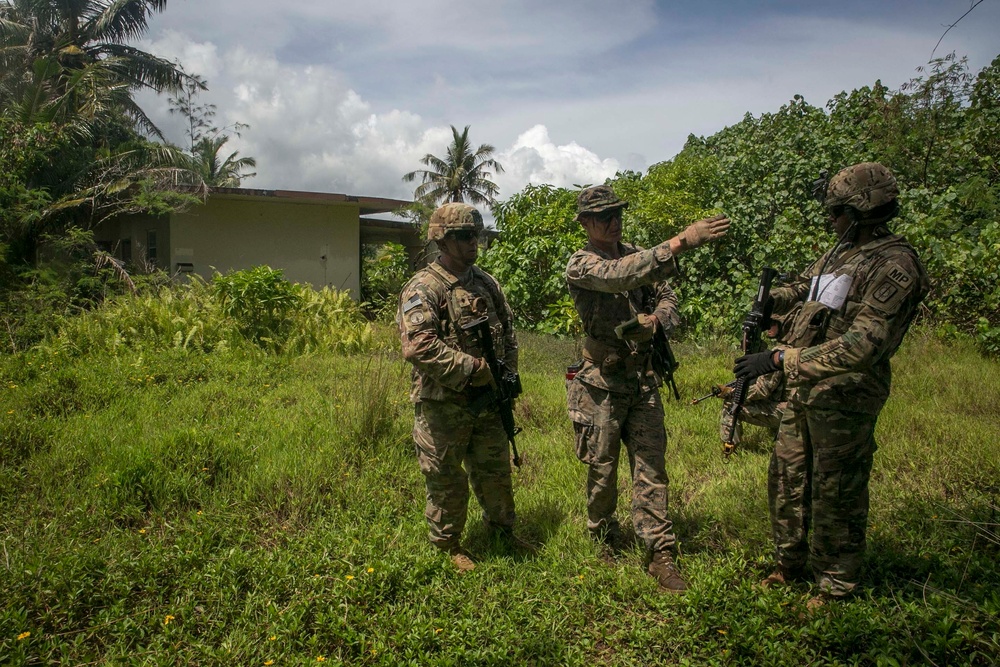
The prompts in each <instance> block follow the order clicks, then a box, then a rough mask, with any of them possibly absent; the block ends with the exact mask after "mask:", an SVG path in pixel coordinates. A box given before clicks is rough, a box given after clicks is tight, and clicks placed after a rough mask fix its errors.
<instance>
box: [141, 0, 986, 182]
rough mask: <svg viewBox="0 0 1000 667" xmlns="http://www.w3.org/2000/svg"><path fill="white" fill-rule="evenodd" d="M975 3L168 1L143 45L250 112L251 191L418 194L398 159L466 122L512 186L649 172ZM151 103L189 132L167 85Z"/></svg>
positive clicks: (906, 57) (975, 57)
mask: <svg viewBox="0 0 1000 667" xmlns="http://www.w3.org/2000/svg"><path fill="white" fill-rule="evenodd" d="M972 2H973V0H912V1H909V2H903V1H899V0H875V1H872V0H868V1H867V2H858V1H855V0H842V1H841V2H838V3H818V2H817V3H814V2H750V1H739V2H722V1H719V0H703V1H701V2H655V1H653V0H619V1H618V2H606V1H604V2H597V1H594V0H551V1H548V2H543V1H540V0H534V1H532V0H493V1H480V0H466V1H465V2H461V1H455V0H424V1H422V2H404V1H401V0H400V1H390V0H366V1H364V2H360V1H356V0H338V1H337V2H329V1H328V0H294V1H292V0H289V1H287V2H284V3H276V2H274V1H273V0H170V2H168V4H167V8H166V11H165V12H164V13H162V14H158V15H155V16H154V17H153V18H152V20H151V26H150V31H149V33H148V35H147V37H146V39H145V40H144V42H143V44H142V46H143V47H144V48H147V49H149V50H151V51H152V52H154V53H156V54H158V55H161V56H164V57H167V58H170V59H176V60H179V61H180V62H181V63H182V64H183V65H184V67H185V68H186V69H187V70H188V71H190V72H194V73H198V74H200V75H202V76H204V77H205V78H207V80H208V83H209V87H210V90H209V92H208V93H207V94H205V95H204V96H203V101H204V102H211V103H214V104H216V105H217V107H218V112H219V115H218V118H217V120H219V121H220V122H222V123H231V122H236V121H239V122H244V123H249V125H250V128H249V129H248V130H246V131H244V132H243V134H242V136H241V137H240V138H234V139H233V140H232V142H231V145H233V147H234V148H238V149H239V150H240V151H241V154H243V155H252V156H254V157H256V158H257V160H258V169H257V172H258V176H257V177H256V178H254V179H252V180H249V181H246V182H245V183H244V185H246V186H248V187H259V188H287V189H300V190H316V191H325V192H346V193H350V194H358V195H369V196H384V197H398V198H409V197H410V196H411V195H412V189H413V185H412V184H406V183H403V182H402V181H401V178H400V177H401V176H402V174H403V173H405V172H407V171H410V170H413V169H417V168H420V167H421V165H420V164H419V159H420V157H422V156H423V155H424V154H425V153H428V152H430V153H434V154H437V155H443V154H444V151H445V147H446V145H447V142H448V139H449V138H450V129H449V125H456V126H458V127H459V128H461V127H463V126H464V125H471V126H472V129H471V131H470V134H471V137H472V139H473V141H474V142H475V143H477V144H478V143H491V144H493V145H494V146H495V147H496V149H497V157H498V159H499V160H500V161H501V163H502V164H503V165H504V166H505V167H506V168H507V170H506V173H505V174H502V175H500V176H499V177H498V178H497V182H498V184H499V185H500V187H501V197H507V196H509V195H511V194H513V193H515V192H517V191H518V190H520V189H521V188H522V187H524V185H526V184H527V183H529V182H531V183H553V184H555V185H560V186H572V185H573V184H580V183H595V182H601V181H603V180H604V179H605V178H607V177H609V176H612V175H614V173H615V171H617V170H619V169H636V170H643V169H645V168H646V167H648V166H649V165H650V164H653V163H656V162H659V161H662V160H666V159H669V158H671V157H672V156H673V155H675V154H676V153H677V151H678V150H680V148H681V147H682V146H683V143H684V141H685V139H686V138H687V136H688V135H689V134H692V133H693V134H697V135H709V134H712V133H714V132H716V131H718V130H720V129H722V128H723V127H725V126H726V125H730V124H732V123H735V122H738V121H739V120H740V119H741V118H742V117H743V115H744V114H745V113H747V112H750V113H752V114H754V115H758V114H760V113H763V112H768V111H775V110H777V109H778V108H779V107H780V106H781V105H782V104H784V103H785V102H787V101H788V100H789V99H791V98H792V96H793V95H796V94H801V95H803V96H804V97H805V98H806V100H807V101H809V102H811V103H813V104H817V105H822V104H824V103H825V102H826V101H827V100H828V99H830V98H831V97H832V96H833V95H835V94H836V93H838V92H840V91H842V90H850V89H853V88H857V87H860V86H864V85H870V84H872V83H873V82H874V81H875V80H876V79H881V80H882V82H883V83H884V84H886V85H887V86H889V87H890V88H896V87H898V86H899V85H900V84H902V83H904V82H905V81H907V80H908V79H910V78H911V77H913V76H915V75H916V71H915V70H916V68H917V67H918V66H920V65H923V64H925V63H926V62H927V61H928V59H929V58H930V56H931V51H932V50H933V49H934V46H935V44H936V43H937V41H938V39H939V38H940V37H941V35H942V33H944V32H945V28H946V27H947V25H948V24H950V23H954V22H955V21H956V20H957V19H958V18H959V17H960V16H961V15H962V14H963V13H964V12H966V11H967V10H968V9H969V8H970V7H971V6H972ZM952 51H955V52H956V53H957V54H958V55H959V56H967V57H968V59H969V63H970V66H971V67H972V69H973V70H974V71H978V70H979V69H980V68H982V67H984V66H986V65H988V64H989V63H990V62H991V61H992V59H993V58H994V57H996V56H997V55H998V54H1000V0H984V2H982V4H980V5H979V6H977V7H976V8H975V9H974V10H973V11H972V13H971V14H969V16H967V17H966V18H964V19H963V20H962V21H961V22H959V23H958V25H957V26H956V27H954V28H953V29H952V30H950V31H949V32H948V33H947V35H946V36H945V38H944V40H943V41H942V43H941V45H940V46H939V47H938V52H937V55H938V56H941V55H945V54H947V53H950V52H952ZM140 102H141V104H142V105H143V107H144V108H145V109H146V110H147V112H148V113H149V114H150V115H151V116H152V117H153V118H154V119H155V120H156V121H157V122H158V124H159V125H160V126H161V128H163V129H164V131H165V132H166V133H167V135H168V137H169V138H171V139H172V140H174V141H176V142H179V143H180V142H182V141H183V135H182V128H181V125H180V123H179V120H178V119H177V117H176V116H170V115H169V114H168V112H167V103H166V98H165V97H163V98H156V97H153V96H148V95H147V96H144V97H142V98H141V100H140Z"/></svg>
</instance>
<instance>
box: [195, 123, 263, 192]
mask: <svg viewBox="0 0 1000 667" xmlns="http://www.w3.org/2000/svg"><path fill="white" fill-rule="evenodd" d="M227 141H229V137H228V136H226V135H225V134H216V135H215V136H212V137H203V138H202V139H200V140H199V141H198V143H196V144H195V146H194V160H195V168H194V169H193V170H192V171H194V172H195V173H197V174H200V175H201V179H202V181H204V183H205V185H207V186H209V187H214V188H238V187H239V186H240V181H242V180H243V179H244V178H249V177H251V176H256V175H257V174H256V172H251V173H244V170H246V169H253V168H255V167H256V166H257V160H255V159H254V158H252V157H237V156H238V155H239V154H240V152H239V151H233V152H232V153H230V154H229V157H227V158H225V159H220V156H219V152H220V151H221V150H222V147H223V146H225V145H226V142H227Z"/></svg>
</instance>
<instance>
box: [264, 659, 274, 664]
mask: <svg viewBox="0 0 1000 667" xmlns="http://www.w3.org/2000/svg"><path fill="white" fill-rule="evenodd" d="M264 664H265V665H273V664H274V660H265V661H264Z"/></svg>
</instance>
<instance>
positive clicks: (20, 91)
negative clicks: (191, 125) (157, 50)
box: [0, 0, 184, 137]
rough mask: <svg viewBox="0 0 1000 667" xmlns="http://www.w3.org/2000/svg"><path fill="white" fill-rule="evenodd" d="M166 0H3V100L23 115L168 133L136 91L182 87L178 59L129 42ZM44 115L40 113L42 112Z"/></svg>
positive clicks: (0, 48) (0, 95) (0, 57)
mask: <svg viewBox="0 0 1000 667" xmlns="http://www.w3.org/2000/svg"><path fill="white" fill-rule="evenodd" d="M166 4H167V3H166V0H72V1H70V0H0V105H2V108H3V109H5V110H6V109H8V108H15V109H18V110H19V113H20V116H21V117H20V118H19V120H21V121H22V122H24V121H29V122H35V121H38V120H41V121H66V120H73V119H74V116H75V115H77V114H83V115H84V116H86V117H88V118H90V119H99V118H103V117H106V111H107V110H108V109H109V108H110V107H114V108H115V109H116V110H117V111H118V112H119V113H122V114H124V115H125V116H126V117H127V118H129V119H130V120H131V121H132V123H133V124H134V125H135V126H136V127H137V128H139V129H141V130H143V131H145V132H148V133H150V134H153V135H155V136H157V137H162V135H161V133H160V131H159V129H158V128H157V127H156V126H155V125H154V124H153V122H152V121H151V120H150V119H149V117H148V116H146V114H145V113H144V112H143V111H142V109H141V108H140V107H139V106H138V105H137V104H136V103H135V101H134V100H133V98H132V93H134V92H135V91H137V90H140V89H144V88H148V89H152V90H155V91H157V92H161V91H165V90H175V89H177V88H178V87H179V86H180V85H181V83H182V81H183V79H184V74H183V72H182V71H181V70H180V69H179V68H178V67H177V66H176V65H175V64H173V63H171V62H169V61H167V60H165V59H163V58H159V57H157V56H154V55H152V54H149V53H146V52H145V51H142V50H141V49H137V48H135V47H133V46H130V45H128V44H127V42H128V41H130V40H134V39H137V38H139V37H141V36H142V35H143V34H145V32H146V30H147V28H148V17H149V16H150V15H151V14H152V13H153V12H160V11H163V9H164V8H165V7H166ZM36 114H40V116H36Z"/></svg>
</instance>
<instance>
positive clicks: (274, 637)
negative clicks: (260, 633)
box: [267, 635, 278, 642]
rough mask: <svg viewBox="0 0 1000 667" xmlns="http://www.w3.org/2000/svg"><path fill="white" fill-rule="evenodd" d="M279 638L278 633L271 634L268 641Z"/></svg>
mask: <svg viewBox="0 0 1000 667" xmlns="http://www.w3.org/2000/svg"><path fill="white" fill-rule="evenodd" d="M277 638H278V635H271V636H270V637H268V638H267V641H269V642H273V641H274V640H275V639H277Z"/></svg>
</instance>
